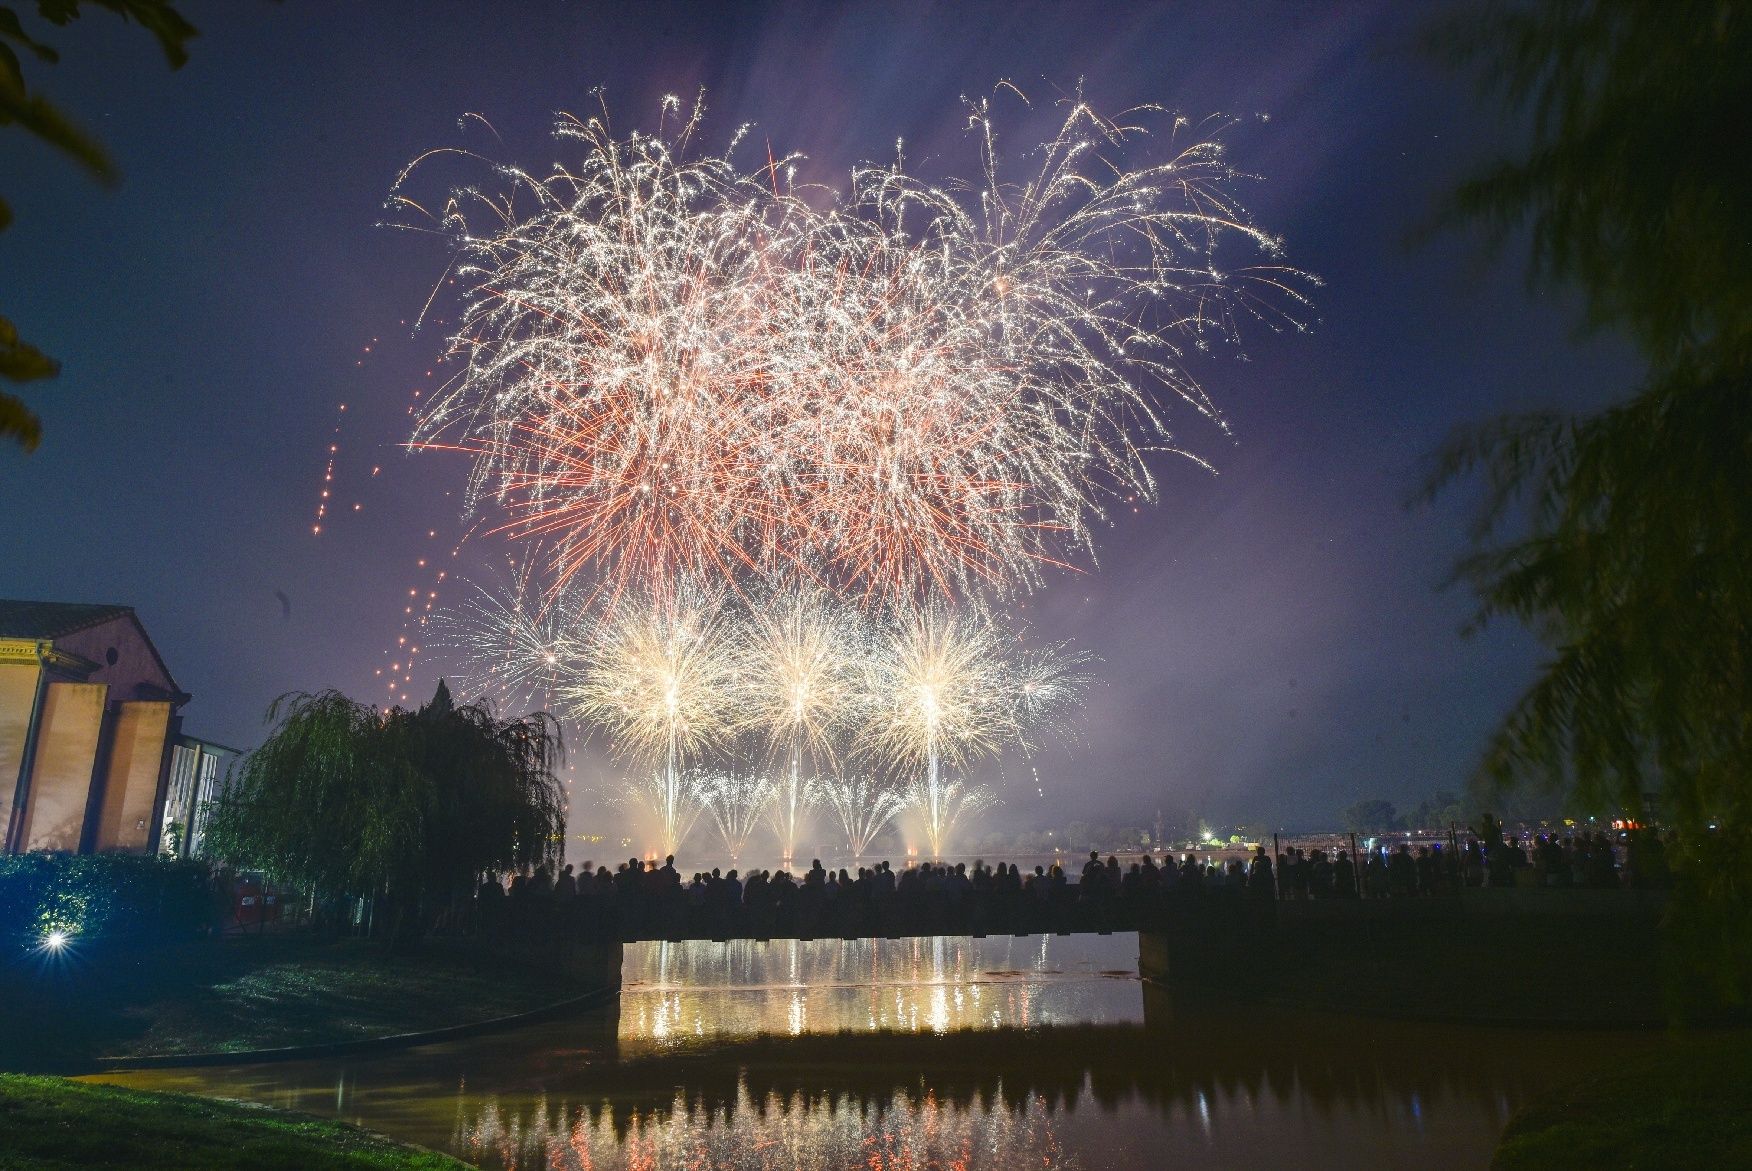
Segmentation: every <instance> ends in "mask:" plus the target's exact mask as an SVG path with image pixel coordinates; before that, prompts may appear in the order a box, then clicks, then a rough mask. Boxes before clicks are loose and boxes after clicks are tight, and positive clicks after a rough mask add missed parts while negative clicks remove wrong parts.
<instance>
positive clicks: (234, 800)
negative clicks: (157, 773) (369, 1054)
mask: <svg viewBox="0 0 1752 1171" xmlns="http://www.w3.org/2000/svg"><path fill="white" fill-rule="evenodd" d="M268 719H269V720H270V721H278V726H277V727H276V728H275V729H274V731H273V734H272V735H270V736H269V737H268V739H267V741H266V742H265V743H264V744H263V745H262V746H261V747H260V748H258V749H257V750H256V751H254V752H252V753H250V754H249V756H248V757H246V758H245V759H244V761H243V763H242V765H241V768H240V771H239V773H238V775H237V777H236V778H235V779H234V781H233V783H232V785H231V786H230V788H229V790H228V792H227V794H226V796H225V798H224V800H223V801H221V802H220V803H219V804H218V805H217V806H216V807H215V809H214V811H213V815H212V818H211V820H210V822H209V824H208V829H207V838H206V841H207V848H208V850H209V852H211V853H213V854H215V855H217V856H219V857H221V858H223V859H225V860H227V861H230V862H234V863H239V864H245V865H251V866H261V867H265V868H267V869H269V870H271V871H273V872H274V873H276V874H278V875H281V876H283V877H285V878H287V879H290V880H292V881H294V882H296V883H299V884H303V885H307V886H312V887H315V888H317V889H320V890H323V891H327V892H332V893H347V894H356V895H372V894H377V893H387V894H390V895H391V896H393V897H395V898H397V899H399V900H402V901H404V902H406V901H410V900H419V899H438V898H443V897H445V896H447V895H450V894H452V893H457V892H461V891H465V890H467V889H469V888H470V887H471V886H472V885H473V884H474V882H475V881H476V880H477V879H478V878H479V876H480V875H481V874H483V873H485V872H488V871H495V872H498V871H509V870H517V869H520V868H522V867H525V866H533V865H537V864H540V863H544V862H552V861H554V860H556V858H557V856H558V853H559V845H560V842H561V840H562V838H563V835H564V830H565V809H564V803H563V800H562V795H561V789H560V783H559V781H558V779H557V778H556V777H555V775H554V768H555V767H556V765H557V764H558V763H559V760H560V757H561V755H562V753H563V745H562V743H561V739H560V733H559V727H558V725H557V724H555V723H554V721H553V719H552V718H551V717H550V716H548V715H547V714H546V713H538V714H536V715H531V716H526V717H524V718H522V719H516V720H504V721H501V720H498V719H496V718H495V717H494V715H493V713H492V712H491V711H489V710H488V709H486V708H484V707H480V706H463V707H458V706H455V705H453V704H452V703H451V701H450V695H449V691H448V690H447V689H446V688H445V687H444V685H443V684H442V683H440V684H439V690H438V693H437V695H436V696H434V698H433V700H432V702H430V703H428V704H426V705H425V706H424V707H422V708H420V709H419V710H418V711H411V712H410V711H406V710H403V709H401V708H391V709H389V710H388V711H380V710H379V709H377V708H375V707H372V706H369V705H366V704H362V703H359V702H357V701H355V700H351V699H348V698H347V697H346V696H345V695H342V694H341V693H340V692H338V691H324V692H320V693H318V694H315V695H310V694H305V693H294V694H289V695H283V696H281V697H280V698H279V699H277V700H275V701H274V704H273V706H272V707H270V708H269V709H268Z"/></svg>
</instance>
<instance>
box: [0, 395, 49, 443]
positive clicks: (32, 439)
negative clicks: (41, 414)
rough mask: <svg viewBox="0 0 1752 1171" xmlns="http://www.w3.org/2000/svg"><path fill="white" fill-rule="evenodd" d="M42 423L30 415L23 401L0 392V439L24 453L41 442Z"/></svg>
mask: <svg viewBox="0 0 1752 1171" xmlns="http://www.w3.org/2000/svg"><path fill="white" fill-rule="evenodd" d="M42 438H43V425H42V421H41V420H40V419H38V418H37V417H36V416H35V415H33V414H31V413H30V409H29V408H27V407H26V406H25V405H24V400H23V399H21V398H19V397H18V396H17V395H11V394H7V393H6V392H5V391H3V390H0V439H10V440H13V441H14V442H16V443H17V444H18V445H19V446H20V447H22V448H24V450H26V451H35V450H36V449H37V444H38V443H40V442H42Z"/></svg>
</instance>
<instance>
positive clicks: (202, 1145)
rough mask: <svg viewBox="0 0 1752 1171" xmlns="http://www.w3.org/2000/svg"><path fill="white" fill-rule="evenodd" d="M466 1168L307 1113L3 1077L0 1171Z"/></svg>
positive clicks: (447, 1170)
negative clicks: (68, 1170) (60, 1170)
mask: <svg viewBox="0 0 1752 1171" xmlns="http://www.w3.org/2000/svg"><path fill="white" fill-rule="evenodd" d="M63 1167H65V1168H74V1167H128V1168H144V1169H148V1171H150V1169H153V1168H178V1169H184V1171H205V1169H208V1168H214V1169H217V1168H236V1167H249V1168H252V1171H279V1169H284V1171H463V1169H464V1168H465V1167H466V1164H463V1163H458V1162H457V1161H456V1160H454V1159H450V1158H447V1157H445V1156H443V1155H437V1154H432V1153H431V1152H428V1151H421V1150H415V1149H414V1148H411V1147H405V1146H402V1145H401V1144H399V1143H393V1142H390V1141H389V1140H388V1139H385V1138H381V1137H379V1136H377V1135H374V1134H370V1133H368V1132H366V1131H362V1130H359V1129H357V1128H355V1127H351V1126H347V1125H345V1124H344V1123H339V1122H327V1121H324V1120H322V1119H317V1118H311V1117H308V1116H306V1115H302V1114H286V1113H283V1112H281V1111H278V1110H268V1109H264V1108H262V1107H259V1106H245V1105H242V1104H240V1103H237V1102H223V1101H217V1100H214V1099H209V1098H195V1097H190V1096H188V1095H185V1094H157V1093H149V1092H146V1091H143V1090H122V1089H117V1088H115V1087H114V1086H93V1085H81V1084H79V1083H77V1082H68V1081H63V1080H62V1079H60V1078H53V1077H22V1076H18V1075H13V1074H0V1169H3V1171H26V1169H29V1171H54V1169H57V1168H63Z"/></svg>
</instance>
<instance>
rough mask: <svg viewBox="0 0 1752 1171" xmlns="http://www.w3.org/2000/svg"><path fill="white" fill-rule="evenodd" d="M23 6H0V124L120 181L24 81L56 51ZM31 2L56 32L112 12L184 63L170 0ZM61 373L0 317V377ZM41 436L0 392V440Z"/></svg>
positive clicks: (188, 29)
mask: <svg viewBox="0 0 1752 1171" xmlns="http://www.w3.org/2000/svg"><path fill="white" fill-rule="evenodd" d="M23 7H24V6H23V5H12V4H0V127H5V126H16V127H18V128H19V129H20V130H22V131H24V132H25V133H26V134H28V135H30V136H31V137H33V138H35V139H37V140H38V141H39V142H43V143H45V144H47V145H48V146H50V147H52V148H54V149H55V150H56V151H59V152H60V153H61V154H63V155H65V156H67V157H68V158H69V159H71V160H72V161H73V162H74V163H76V164H78V166H79V167H80V168H81V169H83V170H84V171H85V172H86V173H87V174H89V175H90V176H92V177H93V178H94V179H96V180H97V181H99V182H100V183H104V184H114V183H115V182H116V181H117V178H118V175H117V172H116V168H115V164H114V163H113V162H111V161H110V157H109V154H108V152H106V151H105V150H104V149H103V146H102V144H101V143H99V142H98V141H97V140H96V139H95V138H93V137H91V136H90V135H89V134H87V133H85V131H83V130H81V129H80V128H79V127H78V126H77V125H75V124H74V123H73V122H72V121H71V120H70V119H69V118H68V117H67V116H66V115H65V114H63V113H62V112H61V111H60V109H59V108H58V107H56V106H55V105H54V104H53V103H52V102H50V101H48V100H47V99H46V98H44V97H43V96H42V95H41V94H40V93H36V92H34V91H32V90H31V89H30V87H29V86H27V85H26V83H25V77H24V59H25V58H29V59H31V60H32V61H34V62H35V63H36V64H38V65H53V64H54V63H55V62H57V61H59V60H60V54H59V52H58V51H57V50H56V49H55V48H54V46H52V45H50V44H48V43H47V42H46V41H44V40H41V39H39V37H37V36H33V35H32V34H31V32H30V31H29V29H28V28H27V27H26V25H25V21H24V20H23V19H21V18H20V16H19V10H20V9H21V8H23ZM34 7H35V9H36V15H37V17H38V18H40V19H41V20H42V21H44V22H46V23H48V24H49V25H51V26H53V27H55V28H57V29H59V28H65V27H66V26H67V25H69V24H71V23H72V22H73V21H75V20H77V19H78V18H79V16H80V10H81V9H82V8H101V9H104V10H106V11H109V12H113V13H115V14H116V15H117V16H120V17H121V18H122V19H123V20H129V21H133V22H135V23H137V24H139V25H140V27H141V28H144V29H145V30H146V31H148V32H150V33H151V34H152V36H153V38H154V39H156V40H157V42H158V45H159V48H161V49H162V50H163V51H164V56H165V59H166V60H167V61H168V62H169V63H170V67H171V68H172V69H179V68H181V67H182V65H183V63H184V62H185V61H187V60H188V52H187V49H186V46H187V44H188V41H189V39H190V38H191V37H193V36H194V35H195V28H194V26H193V25H191V24H189V22H188V21H186V20H184V19H183V18H182V16H181V15H179V14H178V12H177V10H176V9H175V8H174V7H173V6H172V5H171V3H170V0H36V4H35V6H34ZM21 55H22V56H21ZM11 222H12V209H11V207H10V206H9V205H8V204H7V202H6V200H5V198H4V196H0V231H4V230H5V229H6V227H7V225H9V224H10V223H11ZM59 370H60V367H59V364H58V363H56V362H55V360H54V359H52V358H50V357H49V356H48V355H47V354H44V353H43V352H42V351H41V350H39V349H37V348H36V347H35V346H32V345H30V344H28V343H27V342H25V341H23V340H22V339H20V337H19V336H18V329H17V327H16V326H14V325H13V323H12V322H11V321H8V320H7V319H6V318H5V317H0V381H5V382H13V383H19V382H33V381H36V380H38V379H42V378H53V377H54V376H55V375H56V374H57V373H58V372H59ZM41 438H42V424H41V422H40V421H39V420H38V419H37V417H36V415H35V414H33V413H32V412H31V411H30V409H29V408H28V407H26V406H25V404H24V400H23V399H22V398H20V397H19V396H18V395H16V394H11V393H8V392H6V391H0V440H6V439H10V440H12V441H14V442H16V443H18V444H20V445H21V446H22V447H23V448H24V449H25V450H26V451H31V450H34V449H35V448H36V446H37V444H38V442H39V441H40V440H41Z"/></svg>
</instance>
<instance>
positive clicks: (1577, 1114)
mask: <svg viewBox="0 0 1752 1171" xmlns="http://www.w3.org/2000/svg"><path fill="white" fill-rule="evenodd" d="M1491 1165H1492V1167H1493V1168H1495V1169H1496V1171H1533V1169H1535V1168H1537V1169H1538V1171H1570V1169H1572V1168H1573V1169H1575V1171H1584V1169H1585V1171H1599V1169H1602V1168H1614V1167H1624V1168H1638V1169H1643V1168H1666V1167H1673V1168H1681V1167H1686V1168H1689V1167H1721V1168H1726V1167H1752V1037H1749V1036H1748V1035H1747V1034H1745V1033H1743V1032H1736V1033H1733V1034H1729V1035H1726V1036H1704V1037H1699V1036H1687V1037H1682V1038H1675V1039H1673V1040H1671V1041H1670V1042H1669V1043H1667V1044H1666V1045H1663V1046H1661V1047H1660V1048H1658V1049H1656V1050H1654V1051H1652V1052H1650V1053H1647V1054H1642V1055H1635V1056H1631V1057H1629V1058H1627V1059H1626V1061H1625V1062H1624V1064H1623V1065H1622V1066H1621V1067H1619V1068H1616V1069H1614V1070H1611V1071H1610V1072H1607V1073H1603V1074H1599V1075H1596V1076H1594V1077H1591V1078H1588V1079H1586V1080H1584V1081H1580V1082H1576V1083H1573V1084H1571V1085H1568V1086H1565V1087H1563V1088H1561V1089H1559V1090H1557V1091H1555V1092H1553V1093H1550V1094H1546V1095H1544V1096H1542V1097H1540V1098H1537V1099H1535V1100H1534V1101H1532V1102H1530V1103H1528V1104H1527V1105H1526V1106H1525V1107H1523V1108H1522V1109H1521V1110H1520V1111H1519V1112H1517V1113H1516V1114H1515V1116H1514V1117H1513V1118H1512V1119H1510V1120H1509V1125H1508V1128H1507V1129H1506V1130H1505V1131H1504V1132H1503V1138H1502V1142H1501V1144H1500V1145H1499V1146H1498V1148H1497V1152H1496V1158H1495V1160H1494V1161H1493V1162H1492V1164H1491Z"/></svg>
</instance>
